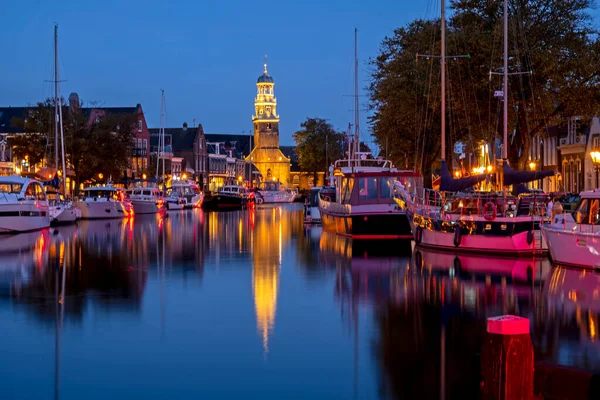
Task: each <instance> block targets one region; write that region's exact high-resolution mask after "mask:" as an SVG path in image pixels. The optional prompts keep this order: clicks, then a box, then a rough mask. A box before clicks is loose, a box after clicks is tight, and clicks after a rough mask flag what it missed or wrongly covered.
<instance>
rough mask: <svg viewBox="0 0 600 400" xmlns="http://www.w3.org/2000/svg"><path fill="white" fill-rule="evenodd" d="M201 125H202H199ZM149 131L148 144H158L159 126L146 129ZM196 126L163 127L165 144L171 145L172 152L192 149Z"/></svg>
mask: <svg viewBox="0 0 600 400" xmlns="http://www.w3.org/2000/svg"><path fill="white" fill-rule="evenodd" d="M199 126H202V125H199ZM148 130H149V131H150V135H151V136H150V146H158V135H159V133H160V128H152V129H148ZM197 131H198V128H191V127H181V128H165V146H169V145H171V146H172V149H173V153H177V152H180V151H185V150H193V148H194V141H195V140H196V133H197Z"/></svg>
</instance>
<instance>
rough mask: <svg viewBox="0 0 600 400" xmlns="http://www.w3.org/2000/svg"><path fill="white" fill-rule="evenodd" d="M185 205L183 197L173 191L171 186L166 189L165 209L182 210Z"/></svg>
mask: <svg viewBox="0 0 600 400" xmlns="http://www.w3.org/2000/svg"><path fill="white" fill-rule="evenodd" d="M184 206H185V199H184V198H183V197H180V196H179V195H178V194H177V193H176V192H173V190H172V189H171V188H169V189H167V196H166V197H165V207H166V208H167V210H169V211H171V210H183V207H184Z"/></svg>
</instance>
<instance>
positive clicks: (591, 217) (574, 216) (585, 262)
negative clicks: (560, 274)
mask: <svg viewBox="0 0 600 400" xmlns="http://www.w3.org/2000/svg"><path fill="white" fill-rule="evenodd" d="M580 197H581V200H579V204H578V205H577V208H576V209H575V211H574V212H573V213H568V212H564V213H562V214H560V213H559V214H558V215H555V216H554V217H553V218H552V221H551V222H550V224H549V225H544V226H542V227H541V229H542V232H543V234H544V236H545V238H546V241H547V242H548V249H549V251H550V257H551V258H552V261H554V262H555V263H557V264H560V265H566V266H575V267H584V268H593V269H600V189H594V190H591V191H585V192H582V193H581V195H580Z"/></svg>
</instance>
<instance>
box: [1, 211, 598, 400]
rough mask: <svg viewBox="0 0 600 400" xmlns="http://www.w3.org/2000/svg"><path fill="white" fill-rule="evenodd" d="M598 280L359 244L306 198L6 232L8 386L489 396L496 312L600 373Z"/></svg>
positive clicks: (143, 393)
mask: <svg viewBox="0 0 600 400" xmlns="http://www.w3.org/2000/svg"><path fill="white" fill-rule="evenodd" d="M62 266H64V268H63V267H62ZM599 279H600V278H599V276H598V275H595V274H594V273H591V272H585V271H580V270H568V269H564V268H558V267H551V265H550V263H549V262H548V261H534V260H521V261H511V260H501V259H489V258H481V257H468V256H459V257H456V256H453V255H445V254H443V253H439V254H437V253H432V252H425V251H420V252H417V253H413V254H411V253H410V252H409V253H407V254H404V255H398V254H397V247H396V246H380V247H379V248H373V247H367V248H358V247H357V246H356V244H354V246H353V244H352V243H351V242H350V241H348V240H345V239H342V238H340V237H337V236H332V235H330V234H326V233H323V232H322V230H321V228H318V227H313V228H307V227H304V226H303V224H302V209H301V207H299V206H298V205H286V206H283V207H269V206H264V207H262V206H261V207H260V208H257V209H256V210H245V211H239V212H229V213H206V214H205V213H202V212H201V211H199V210H194V211H185V212H175V213H172V214H169V215H168V217H166V218H165V217H161V216H147V217H146V216H138V217H136V218H135V220H131V221H118V220H114V221H82V222H80V223H79V224H78V225H77V226H72V227H64V228H59V229H58V230H52V231H44V232H36V233H32V234H25V235H19V236H2V237H0V321H2V329H1V330H0V332H1V333H0V355H1V357H0V398H3V399H4V398H6V399H58V398H60V399H81V398H85V399H107V398H111V399H131V398H144V399H167V398H168V399H188V398H189V399H191V398H194V399H196V398H204V399H239V398H261V399H284V398H285V399H308V398H310V399H396V398H397V399H408V398H419V399H437V398H441V397H442V394H443V395H444V397H445V398H446V399H452V398H457V399H462V398H474V397H475V396H477V395H478V390H479V379H480V377H479V362H480V360H479V352H480V350H481V345H482V340H483V333H484V331H485V319H486V318H487V317H490V316H497V315H501V314H506V313H511V314H516V315H522V316H526V317H529V318H531V320H532V339H533V342H534V347H535V354H536V358H537V359H541V360H547V361H551V362H554V363H559V364H563V365H570V366H575V367H580V368H584V369H587V370H591V371H596V372H598V371H600V345H599V344H598V337H597V323H598V315H599V313H600V299H599V298H598V296H599V291H600V283H599ZM442 348H443V349H445V351H444V352H442V351H441V349H442ZM442 353H443V355H442Z"/></svg>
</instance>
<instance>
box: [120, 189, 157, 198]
mask: <svg viewBox="0 0 600 400" xmlns="http://www.w3.org/2000/svg"><path fill="white" fill-rule="evenodd" d="M127 195H128V196H129V198H134V199H146V198H147V199H156V198H157V197H160V191H159V190H158V189H156V188H135V189H129V190H127Z"/></svg>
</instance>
